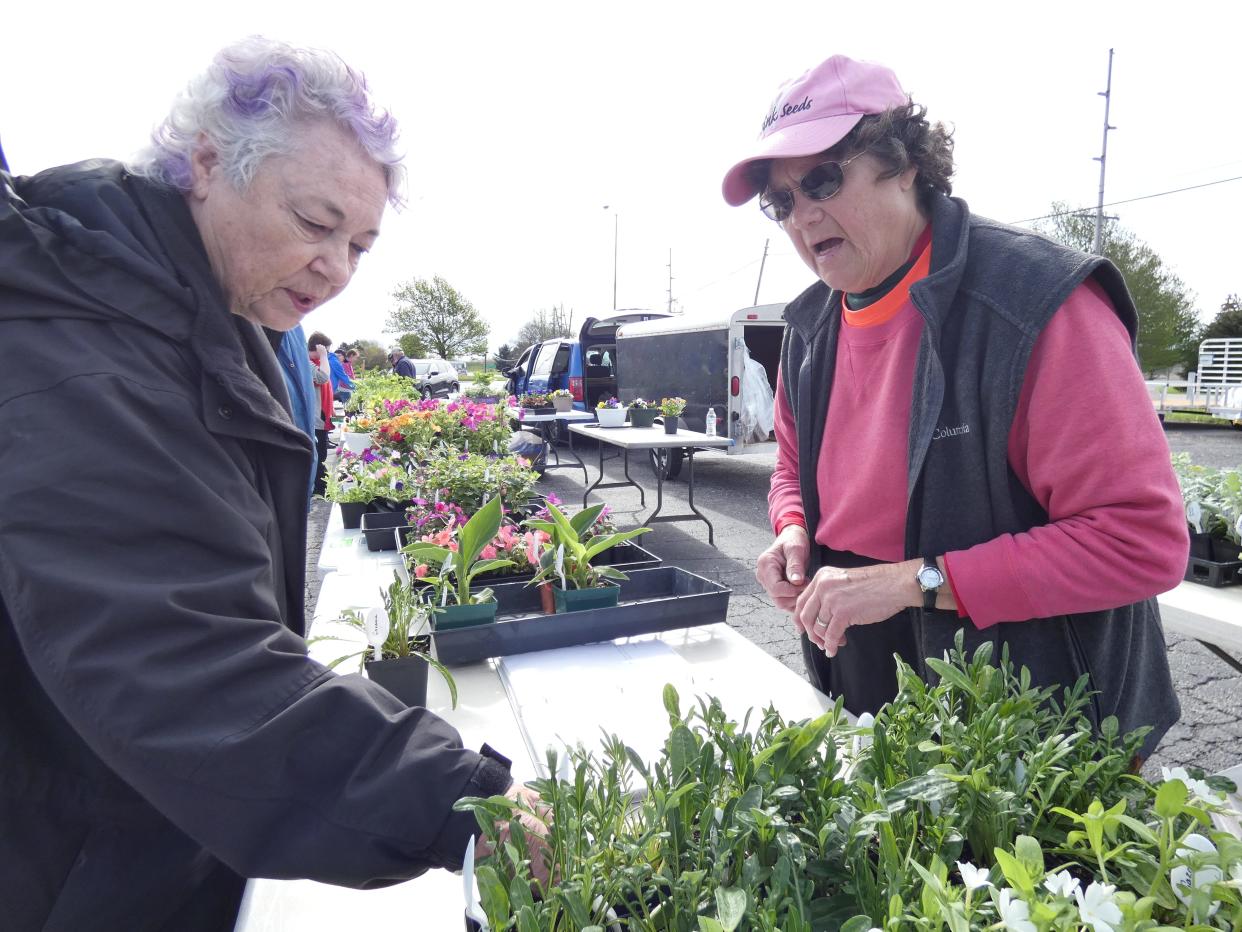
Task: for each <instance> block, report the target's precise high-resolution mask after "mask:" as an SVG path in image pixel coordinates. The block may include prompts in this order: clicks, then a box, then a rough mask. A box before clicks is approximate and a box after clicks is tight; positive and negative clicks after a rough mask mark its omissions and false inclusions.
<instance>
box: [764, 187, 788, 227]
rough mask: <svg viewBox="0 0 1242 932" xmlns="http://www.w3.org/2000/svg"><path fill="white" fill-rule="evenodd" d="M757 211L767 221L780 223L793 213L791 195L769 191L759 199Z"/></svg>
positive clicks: (784, 192)
mask: <svg viewBox="0 0 1242 932" xmlns="http://www.w3.org/2000/svg"><path fill="white" fill-rule="evenodd" d="M759 209H760V210H762V211H763V214H764V216H765V217H767V218H768V219H769V220H775V221H776V222H777V223H780V222H782V221H783V220H785V219H786V218H787V217H788V216H789V215H790V214H791V213H792V212H793V194H791V193H790V192H789V191H769V192H768V193H767V194H765V195H763V197H761V198H759Z"/></svg>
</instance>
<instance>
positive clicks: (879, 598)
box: [794, 560, 923, 657]
mask: <svg viewBox="0 0 1242 932" xmlns="http://www.w3.org/2000/svg"><path fill="white" fill-rule="evenodd" d="M921 565H922V561H921V560H907V561H906V562H904V563H881V564H877V565H875V566H865V567H857V568H853V569H849V570H845V569H841V568H840V567H836V566H825V567H822V568H820V570H819V571H818V572H817V573H816V574H815V575H814V577H812V579H811V581H810V582H809V583H808V584H807V587H806V589H804V590H803V592H802V593H801V595H799V596H798V604H797V606H796V608H795V609H794V623H795V624H796V625H797V626H798V627H799V628H801V629H802V630H803V631H805V632H806V634H807V637H809V638H810V639H811V642H812V643H813V644H815V645H816V646H817V647H819V648H821V649H822V650H823V651H824V653H826V654H827V655H828V656H829V657H835V656H836V654H837V651H838V650H839V649H840V648H841V647H842V646H844V644H845V643H846V640H845V632H846V631H847V630H848V629H849V628H852V627H853V626H855V625H871V624H875V623H876V622H877V621H884V620H885V619H888V618H891V617H892V616H893V615H896V614H897V613H898V612H900V611H901V610H903V609H905V608H909V607H910V606H912V605H921V604H922V602H923V595H922V591H921V590H920V589H919V586H918V583H917V582H916V581H915V576H914V574H915V573H916V572H918V569H919V567H920V566H921Z"/></svg>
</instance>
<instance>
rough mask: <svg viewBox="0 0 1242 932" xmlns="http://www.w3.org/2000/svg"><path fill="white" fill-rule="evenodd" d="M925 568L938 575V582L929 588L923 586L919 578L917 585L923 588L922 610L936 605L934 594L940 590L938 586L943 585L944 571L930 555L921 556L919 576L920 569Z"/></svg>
mask: <svg viewBox="0 0 1242 932" xmlns="http://www.w3.org/2000/svg"><path fill="white" fill-rule="evenodd" d="M927 569H930V570H935V571H936V575H937V576H939V577H940V582H939V583H938V584H937V585H935V586H932V587H931V588H928V587H926V586H924V585H923V580H922V579H921V578H920V579H919V587H920V588H922V590H923V610H924V611H926V612H930V611H931V610H932V609H934V608H935V607H936V595H937V594H938V593H939V592H940V587H941V586H943V585H944V573H942V572H941V571H940V565H939V564H938V563H936V561H935V559H934V558H932V557H924V558H923V565H922V567H920V569H919V574H920V576H921V575H922V571H923V570H927Z"/></svg>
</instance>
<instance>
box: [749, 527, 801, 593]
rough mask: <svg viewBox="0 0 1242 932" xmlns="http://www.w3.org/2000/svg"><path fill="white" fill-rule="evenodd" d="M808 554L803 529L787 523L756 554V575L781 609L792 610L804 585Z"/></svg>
mask: <svg viewBox="0 0 1242 932" xmlns="http://www.w3.org/2000/svg"><path fill="white" fill-rule="evenodd" d="M810 556H811V539H810V536H809V535H808V534H807V532H806V528H804V527H801V526H799V525H797V524H787V525H785V527H784V529H783V530H782V531H781V532H780V533H779V534H777V535H776V540H774V541H772V546H770V547H768V549H767V550H765V551H763V553H761V554H759V560H758V562H757V563H756V564H755V578H756V579H757V580H759V584H760V585H761V586H763V588H764V589H766V590H767V593H768V595H770V596H771V597H772V602H773V603H774V604H775V605H776V607H777V608H779V609H780V610H781V611H783V612H792V611H793V610H794V609H795V608H796V607H797V604H798V596H799V595H801V594H802V589H803V587H804V586H805V585H806V565H807V562H808V560H809V559H810Z"/></svg>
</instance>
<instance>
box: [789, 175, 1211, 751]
mask: <svg viewBox="0 0 1242 932" xmlns="http://www.w3.org/2000/svg"><path fill="white" fill-rule="evenodd" d="M931 220H932V245H931V250H932V256H931V258H932V262H931V272H930V274H929V275H928V276H927V277H926V278H924V279H923V280H921V281H919V282H916V283H915V284H914V285H913V286H912V287H911V289H910V299H911V301H912V302H913V303H914V305H915V307H916V308H917V309H918V311H919V313H920V314H921V315H922V317H923V319H924V327H923V333H922V337H921V339H920V344H919V351H918V358H917V361H916V364H915V377H914V395H913V399H912V404H911V419H910V435H909V437H910V440H909V464H908V472H907V477H908V486H907V495H908V498H907V518H906V544H905V548H906V554H905V555H906V559H912V558H915V557H937V556H940V555H942V554H944V553H947V552H950V551H954V550H964V549H966V548H969V547H972V546H974V545H975V544H979V543H983V542H984V541H988V540H992V539H993V538H995V537H998V536H1000V535H1002V534H1016V533H1020V532H1022V531H1025V530H1029V529H1030V528H1032V527H1035V526H1037V525H1042V524H1047V523H1048V515H1047V513H1046V512H1045V511H1044V510H1043V509H1042V508H1041V507H1040V505H1039V503H1038V502H1037V501H1036V500H1035V499H1034V497H1032V496H1031V494H1030V493H1029V492H1027V490H1026V489H1025V488H1023V486H1022V484H1021V483H1020V482H1019V481H1018V479H1017V477H1016V476H1015V475H1014V472H1013V469H1012V468H1011V467H1010V465H1009V459H1008V442H1009V429H1010V425H1011V424H1012V422H1013V417H1014V413H1015V411H1016V409H1017V404H1018V397H1019V395H1020V393H1021V390H1022V383H1023V378H1024V376H1025V373H1026V367H1027V363H1028V362H1029V359H1030V354H1031V351H1032V349H1033V348H1034V346H1035V342H1036V340H1037V339H1038V338H1039V335H1040V333H1041V332H1042V331H1043V329H1044V327H1045V326H1046V325H1047V323H1048V321H1049V320H1050V319H1051V318H1052V316H1053V314H1055V313H1056V311H1057V309H1058V308H1060V307H1061V305H1062V304H1063V303H1064V302H1065V300H1066V299H1067V298H1068V297H1069V295H1070V293H1071V292H1072V291H1073V290H1074V289H1075V288H1076V287H1077V286H1078V285H1079V284H1081V283H1082V282H1083V281H1085V280H1086V279H1087V278H1088V277H1093V278H1094V279H1095V280H1096V282H1098V283H1099V284H1100V285H1101V286H1102V287H1103V288H1104V290H1105V292H1106V293H1107V294H1108V296H1109V298H1110V299H1111V301H1112V304H1113V306H1114V310H1115V311H1116V313H1117V314H1118V316H1119V318H1120V319H1121V321H1122V322H1123V323H1124V324H1125V326H1126V327H1127V329H1128V330H1129V332H1130V335H1131V340H1132V341H1133V340H1134V339H1135V338H1136V336H1137V330H1138V316H1137V312H1136V311H1135V308H1134V303H1133V301H1131V299H1130V296H1129V293H1128V292H1127V291H1126V287H1125V283H1124V281H1123V280H1122V277H1121V274H1120V273H1119V272H1118V271H1117V269H1116V267H1114V266H1113V265H1112V263H1110V262H1109V261H1108V260H1107V259H1103V258H1101V257H1099V256H1088V255H1084V254H1083V253H1081V252H1077V251H1075V250H1072V249H1068V248H1066V247H1064V246H1060V245H1058V244H1056V243H1053V242H1051V241H1050V240H1047V239H1045V238H1043V237H1041V236H1038V235H1036V234H1033V233H1030V232H1029V231H1026V230H1019V229H1016V228H1013V227H1008V226H1004V225H1002V224H998V223H994V222H992V221H989V220H986V219H983V218H981V217H975V216H972V215H971V214H970V212H969V210H968V209H967V207H966V204H965V202H963V201H961V200H958V199H955V198H947V197H941V196H938V197H936V198H935V200H934V202H933V205H932V213H931ZM840 300H841V299H840V295H839V294H835V293H832V292H830V290H829V289H828V287H827V286H826V285H824V284H822V283H819V284H816V285H813V286H812V287H811V288H809V289H808V290H807V291H806V292H804V293H803V294H802V295H800V296H799V297H798V298H797V299H796V300H795V301H794V302H792V303H791V304H790V305H789V307H788V308H787V309H786V311H785V317H786V320H787V322H788V327H787V329H786V335H785V343H784V346H783V349H782V358H781V369H782V372H783V373H784V380H783V381H784V385H785V389H786V394H787V398H788V401H789V403H790V407H791V410H792V411H793V413H794V417H795V420H796V423H797V431H798V464H799V486H800V490H801V496H802V505H803V512H804V514H805V516H806V523H807V527H809V528H814V527H815V526H816V525H817V524H818V523H819V487H818V482H817V477H816V465H817V460H818V452H819V449H820V446H821V444H822V442H823V439H824V438H823V433H824V424H825V418H826V415H827V411H828V404H829V391H828V389H827V388H826V387H825V386H829V387H830V386H831V385H832V379H833V369H834V365H835V360H836V345H837V334H838V331H839V329H840V319H841V314H840ZM942 428H949V429H948V430H944V429H942ZM1101 443H1102V444H1106V443H1107V440H1106V439H1103V438H1102V439H1101ZM1101 455H1107V449H1106V448H1102V449H1101ZM1156 543H1157V544H1159V543H1160V542H1156ZM1164 543H1165V544H1166V545H1167V546H1171V547H1184V546H1186V543H1185V541H1184V540H1180V541H1167V542H1164ZM837 556H838V555H835V554H833V553H832V552H831V551H828V552H827V553H817V554H814V555H813V559H814V560H815V561H816V562H819V563H823V562H827V561H829V560H831V561H834V563H835V565H844V566H849V565H853V564H854V563H856V562H857V558H853V555H852V554H851V555H845V559H844V560H840V559H837ZM851 558H853V559H851ZM866 562H872V561H866ZM811 569H812V570H813V569H814V567H812V568H811ZM1170 584H1171V585H1176V581H1175V580H1174V581H1170ZM893 624H895V627H894V628H890V625H893ZM963 626H964V627H965V632H966V643H967V647H968V649H970V650H973V648H974V646H975V645H977V644H979V643H981V642H983V641H992V642H994V643H995V644H996V646H997V647H998V648H999V647H1000V645H1001V644H1008V645H1009V650H1010V656H1011V657H1012V658H1013V659H1014V661H1015V662H1016V663H1017V664H1019V665H1026V666H1027V667H1029V668H1030V670H1031V674H1032V681H1033V682H1034V683H1035V684H1037V685H1044V686H1047V685H1053V684H1061V685H1063V686H1071V685H1073V684H1074V682H1075V681H1077V680H1078V678H1079V677H1080V676H1082V675H1083V674H1088V675H1089V676H1090V683H1091V689H1093V690H1096V691H1097V695H1096V696H1095V697H1094V698H1093V700H1092V703H1091V707H1090V709H1088V714H1089V715H1090V716H1091V717H1092V718H1093V720H1094V721H1095V723H1096V724H1097V725H1098V724H1099V723H1100V722H1101V721H1102V720H1103V718H1105V717H1106V716H1110V715H1115V716H1117V718H1118V720H1119V722H1120V725H1121V729H1122V731H1123V732H1125V731H1129V730H1131V729H1133V728H1137V727H1140V726H1143V725H1150V726H1152V727H1153V731H1152V733H1151V734H1150V735H1149V736H1148V738H1147V741H1146V743H1145V745H1144V748H1143V752H1142V753H1143V754H1144V755H1147V754H1150V753H1151V751H1152V750H1153V749H1154V748H1155V746H1156V744H1157V742H1158V741H1159V740H1160V737H1161V736H1162V735H1163V734H1164V733H1165V732H1166V731H1167V730H1168V729H1169V727H1170V726H1171V725H1172V724H1173V723H1174V722H1176V721H1177V719H1178V716H1179V715H1180V711H1181V710H1180V706H1179V704H1178V701H1177V695H1176V692H1175V691H1174V688H1173V682H1172V677H1171V675H1170V672H1169V663H1168V656H1167V649H1166V647H1165V642H1164V633H1163V631H1162V629H1161V626H1160V614H1159V610H1158V608H1157V606H1156V601H1155V599H1154V598H1152V599H1145V600H1144V601H1142V602H1138V603H1136V604H1133V605H1124V606H1118V607H1117V608H1114V609H1111V610H1109V611H1098V612H1084V613H1081V614H1074V615H1065V616H1060V617H1057V618H1045V619H1032V620H1029V621H1019V622H1007V623H1003V624H997V625H993V626H992V627H990V628H987V629H985V630H983V631H980V630H977V629H975V628H974V626H973V625H971V624H970V623H969V622H963V620H962V619H959V618H958V617H957V614H956V612H952V613H949V612H926V613H924V612H922V611H914V610H912V611H910V612H909V613H903V615H902V616H899V618H898V619H897V620H895V622H894V623H885V627H886V628H890V631H889V632H888V633H887V634H885V635H879V637H880V638H884V637H893V636H894V634H904V633H906V632H904V631H902V630H898V629H906V628H908V629H910V630H909V631H908V634H909V635H911V636H912V637H911V638H910V639H906V640H903V641H902V642H901V649H900V651H899V652H900V653H902V655H903V659H904V660H905V661H906V662H907V663H910V664H911V665H913V666H914V667H915V668H916V669H919V670H920V672H923V673H924V674H926V672H927V671H926V670H924V669H923V665H922V660H923V658H926V657H939V656H941V654H942V653H943V652H944V651H945V650H946V649H948V648H951V647H952V645H953V636H954V634H955V632H956V631H957V630H958V629H959V628H961V627H963ZM877 627H878V626H877ZM867 634H868V632H867V631H866V629H853V630H851V631H850V635H849V637H850V641H851V643H853V641H854V640H855V636H856V635H861V636H860V637H859V638H858V640H860V641H864V642H865V641H866V638H867ZM893 649H894V648H893V647H892V646H889V647H888V651H887V652H888V653H890V654H891V653H892V651H893ZM993 656H994V657H999V656H1000V651H999V649H998V650H996V651H995V652H994V655H993ZM847 702H848V700H847Z"/></svg>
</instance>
